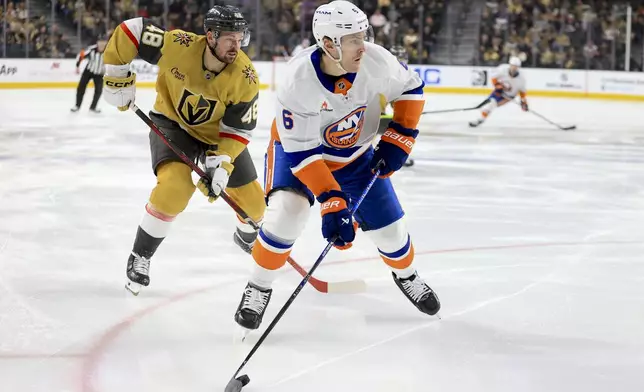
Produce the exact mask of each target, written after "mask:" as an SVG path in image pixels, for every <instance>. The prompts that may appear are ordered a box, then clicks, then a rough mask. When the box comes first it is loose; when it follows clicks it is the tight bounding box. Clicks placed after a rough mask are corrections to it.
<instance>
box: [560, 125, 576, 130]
mask: <svg viewBox="0 0 644 392" xmlns="http://www.w3.org/2000/svg"><path fill="white" fill-rule="evenodd" d="M561 129H563V130H564V131H572V130H573V129H577V126H576V125H571V126H569V127H561Z"/></svg>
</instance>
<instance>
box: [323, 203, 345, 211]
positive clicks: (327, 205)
mask: <svg viewBox="0 0 644 392" xmlns="http://www.w3.org/2000/svg"><path fill="white" fill-rule="evenodd" d="M332 208H340V201H339V200H333V201H326V202H324V203H323V204H322V205H321V206H320V210H322V211H324V210H329V209H332Z"/></svg>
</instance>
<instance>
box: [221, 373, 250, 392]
mask: <svg viewBox="0 0 644 392" xmlns="http://www.w3.org/2000/svg"><path fill="white" fill-rule="evenodd" d="M249 382H250V378H249V377H248V376H247V375H245V374H244V375H243V376H239V377H237V378H233V379H232V380H230V381H228V384H227V385H226V389H225V390H224V392H241V390H242V388H243V387H245V386H246V385H248V383H249Z"/></svg>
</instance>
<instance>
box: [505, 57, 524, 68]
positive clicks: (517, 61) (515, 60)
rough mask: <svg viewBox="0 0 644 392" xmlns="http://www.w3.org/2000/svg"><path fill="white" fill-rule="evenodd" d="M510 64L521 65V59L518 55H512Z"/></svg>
mask: <svg viewBox="0 0 644 392" xmlns="http://www.w3.org/2000/svg"><path fill="white" fill-rule="evenodd" d="M508 64H510V65H514V66H517V67H521V59H520V58H518V57H517V56H512V57H510V61H508Z"/></svg>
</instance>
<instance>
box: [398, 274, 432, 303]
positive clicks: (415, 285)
mask: <svg viewBox="0 0 644 392" xmlns="http://www.w3.org/2000/svg"><path fill="white" fill-rule="evenodd" d="M401 284H402V286H403V288H404V289H405V291H406V292H407V294H409V296H410V297H411V299H413V300H414V302H418V301H420V299H421V298H423V297H424V296H425V295H427V294H429V293H431V292H432V290H431V289H430V288H429V286H427V285H426V284H425V282H423V281H422V280H421V279H420V278H419V277H416V279H413V280H411V279H407V280H403V281H401Z"/></svg>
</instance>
